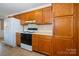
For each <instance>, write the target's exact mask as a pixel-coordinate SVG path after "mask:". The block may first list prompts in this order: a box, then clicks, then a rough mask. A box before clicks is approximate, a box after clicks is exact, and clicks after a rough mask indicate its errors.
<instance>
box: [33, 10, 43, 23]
mask: <svg viewBox="0 0 79 59" xmlns="http://www.w3.org/2000/svg"><path fill="white" fill-rule="evenodd" d="M34 15H35V20H36V23H37V24H42V23H43V14H42V9H39V10H35V14H34Z"/></svg>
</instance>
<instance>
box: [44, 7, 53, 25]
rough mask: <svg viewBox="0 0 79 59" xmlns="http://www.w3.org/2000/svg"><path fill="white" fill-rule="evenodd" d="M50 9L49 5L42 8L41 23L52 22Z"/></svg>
mask: <svg viewBox="0 0 79 59" xmlns="http://www.w3.org/2000/svg"><path fill="white" fill-rule="evenodd" d="M51 10H52V9H51V6H50V7H46V8H43V23H45V24H48V23H52V19H51Z"/></svg>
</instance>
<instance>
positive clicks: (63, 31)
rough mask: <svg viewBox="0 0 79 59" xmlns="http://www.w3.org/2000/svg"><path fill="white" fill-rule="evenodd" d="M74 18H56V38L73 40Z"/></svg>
mask: <svg viewBox="0 0 79 59" xmlns="http://www.w3.org/2000/svg"><path fill="white" fill-rule="evenodd" d="M73 24H74V23H73V16H64V17H56V18H55V25H54V36H55V37H61V38H73Z"/></svg>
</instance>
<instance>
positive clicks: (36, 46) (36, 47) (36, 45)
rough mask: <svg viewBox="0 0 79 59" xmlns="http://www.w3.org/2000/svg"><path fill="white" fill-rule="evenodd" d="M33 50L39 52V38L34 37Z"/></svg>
mask: <svg viewBox="0 0 79 59" xmlns="http://www.w3.org/2000/svg"><path fill="white" fill-rule="evenodd" d="M32 50H34V51H38V36H37V35H32Z"/></svg>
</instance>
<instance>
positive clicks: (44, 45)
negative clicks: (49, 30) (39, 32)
mask: <svg viewBox="0 0 79 59" xmlns="http://www.w3.org/2000/svg"><path fill="white" fill-rule="evenodd" d="M38 46H39V52H41V53H44V54H47V55H51V52H50V48H51V39H47V38H39V41H38Z"/></svg>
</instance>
